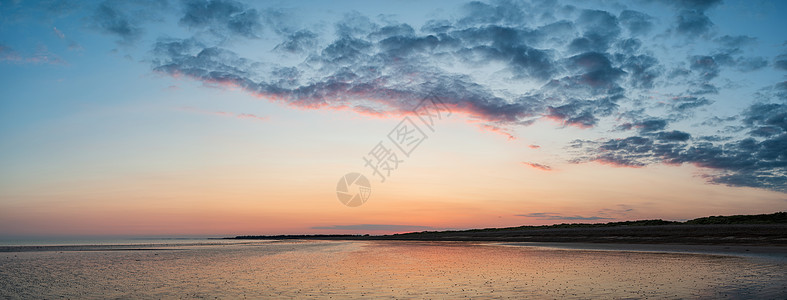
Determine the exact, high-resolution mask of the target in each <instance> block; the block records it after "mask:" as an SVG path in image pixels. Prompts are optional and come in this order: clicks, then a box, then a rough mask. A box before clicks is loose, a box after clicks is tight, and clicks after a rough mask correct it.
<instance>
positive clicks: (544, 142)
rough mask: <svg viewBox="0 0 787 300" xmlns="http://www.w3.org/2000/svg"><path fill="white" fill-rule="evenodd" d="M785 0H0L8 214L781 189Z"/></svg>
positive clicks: (665, 215) (232, 219)
mask: <svg viewBox="0 0 787 300" xmlns="http://www.w3.org/2000/svg"><path fill="white" fill-rule="evenodd" d="M785 12H787V3H785V2H784V1H731V0H724V1H717V0H690V1H669V0H633V1H612V0H603V1H602V0H599V1H548V0H545V1H491V2H484V1H482V2H460V1H409V0H402V1H330V2H329V1H265V2H263V1H249V2H241V1H234V0H185V1H175V0H171V1H164V0H161V1H155V0H147V1H133V2H127V1H67V2H66V1H63V2H61V1H7V0H2V1H0V91H1V92H0V237H21V236H121V235H129V236H231V235H249V234H333V233H354V234H361V233H370V234H386V233H394V232H407V231H421V230H446V229H465V228H487V227H505V226H521V225H540V224H555V223H574V222H585V223H586V222H612V221H622V220H637V219H666V220H686V219H692V218H697V217H704V216H709V215H731V214H758V213H773V212H776V211H784V210H787V73H785V71H787V36H785V33H784V30H783V29H784V28H787V20H785V18H783V15H784V14H785Z"/></svg>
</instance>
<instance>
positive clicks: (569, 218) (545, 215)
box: [515, 213, 613, 221]
mask: <svg viewBox="0 0 787 300" xmlns="http://www.w3.org/2000/svg"><path fill="white" fill-rule="evenodd" d="M515 216H517V217H526V218H536V219H539V220H565V221H591V220H611V219H613V218H606V217H599V216H591V217H583V216H564V215H561V214H557V213H529V214H521V215H515Z"/></svg>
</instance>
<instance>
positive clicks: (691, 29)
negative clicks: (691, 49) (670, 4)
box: [675, 10, 713, 38]
mask: <svg viewBox="0 0 787 300" xmlns="http://www.w3.org/2000/svg"><path fill="white" fill-rule="evenodd" d="M675 22H676V26H675V31H676V32H677V33H680V34H684V35H686V36H689V37H692V38H694V37H701V36H705V35H706V34H708V33H709V32H710V30H711V27H713V22H711V20H710V18H708V17H707V16H706V15H705V13H704V12H703V11H699V10H682V11H680V12H679V13H678V16H677V17H676V20H675Z"/></svg>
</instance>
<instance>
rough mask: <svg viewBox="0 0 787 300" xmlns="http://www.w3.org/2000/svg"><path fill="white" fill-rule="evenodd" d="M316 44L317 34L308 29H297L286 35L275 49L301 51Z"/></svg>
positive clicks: (305, 50) (306, 50) (307, 49)
mask: <svg viewBox="0 0 787 300" xmlns="http://www.w3.org/2000/svg"><path fill="white" fill-rule="evenodd" d="M316 46H317V34H315V33H314V32H311V31H309V30H299V31H297V32H295V33H292V34H290V35H288V36H287V37H286V39H285V40H284V41H283V42H281V43H280V44H279V45H277V46H276V48H275V49H276V50H281V51H285V52H290V53H301V52H308V51H310V50H313V49H314V48H315V47H316Z"/></svg>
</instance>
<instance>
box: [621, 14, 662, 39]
mask: <svg viewBox="0 0 787 300" xmlns="http://www.w3.org/2000/svg"><path fill="white" fill-rule="evenodd" d="M618 19H619V20H620V23H621V24H623V26H624V27H625V28H626V29H628V31H629V32H630V33H631V34H632V35H644V34H648V33H650V30H651V29H652V28H653V17H651V16H649V15H647V14H645V13H642V12H638V11H633V10H624V11H622V12H620V16H619V17H618Z"/></svg>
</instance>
